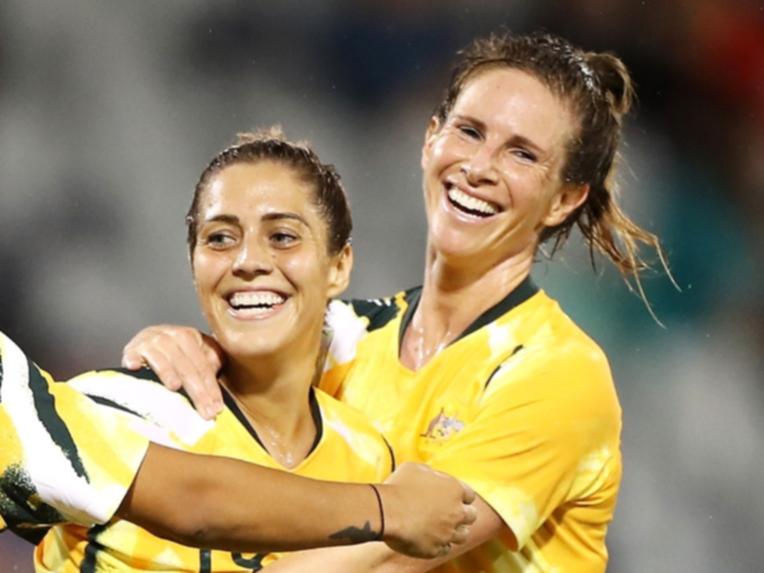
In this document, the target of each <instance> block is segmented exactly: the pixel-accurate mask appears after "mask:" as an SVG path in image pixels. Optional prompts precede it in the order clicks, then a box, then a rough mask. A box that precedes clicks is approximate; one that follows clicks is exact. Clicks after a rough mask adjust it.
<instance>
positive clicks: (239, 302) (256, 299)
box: [229, 291, 286, 308]
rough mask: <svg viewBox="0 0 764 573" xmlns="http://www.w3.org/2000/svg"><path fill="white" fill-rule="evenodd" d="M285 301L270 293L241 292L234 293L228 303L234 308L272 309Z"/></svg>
mask: <svg viewBox="0 0 764 573" xmlns="http://www.w3.org/2000/svg"><path fill="white" fill-rule="evenodd" d="M285 300H286V299H285V298H284V297H283V296H281V295H280V294H277V293H275V292H271V291H242V292H236V293H234V294H233V295H232V296H231V298H230V299H229V303H230V304H231V306H232V307H234V308H241V307H253V306H257V307H263V306H264V307H269V308H270V307H272V306H274V305H277V304H281V303H283V302H284V301H285Z"/></svg>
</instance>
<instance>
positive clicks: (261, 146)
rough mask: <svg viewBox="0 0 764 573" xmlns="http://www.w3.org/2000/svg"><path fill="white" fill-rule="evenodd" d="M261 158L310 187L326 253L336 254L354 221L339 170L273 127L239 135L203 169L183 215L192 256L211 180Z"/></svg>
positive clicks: (258, 161)
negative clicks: (325, 237) (322, 224)
mask: <svg viewBox="0 0 764 573" xmlns="http://www.w3.org/2000/svg"><path fill="white" fill-rule="evenodd" d="M264 161H270V162H273V163H278V164H281V165H284V166H285V167H288V168H289V169H291V170H292V171H293V173H294V175H295V176H297V177H298V178H299V179H300V180H301V181H304V182H305V183H307V184H309V185H311V186H312V188H313V194H312V195H313V196H312V199H313V202H314V204H315V205H316V206H317V207H318V209H319V212H320V214H321V216H322V218H323V220H324V222H325V223H326V228H327V231H328V233H327V235H328V237H329V240H328V250H329V254H331V255H336V254H337V253H339V252H340V251H341V250H342V248H343V247H344V246H345V245H346V244H348V243H349V242H350V233H351V231H352V230H353V221H352V218H351V216H350V204H349V202H348V198H347V194H346V193H345V189H344V188H343V186H342V182H341V181H340V176H339V173H337V170H336V169H335V168H334V166H333V165H330V164H327V163H322V162H321V160H320V159H319V158H318V155H316V153H315V151H313V149H312V148H311V147H310V145H309V144H308V143H307V142H303V141H300V142H292V141H289V140H288V139H286V138H285V137H284V134H283V133H282V131H281V128H280V127H278V126H274V127H271V128H269V129H267V130H263V131H257V132H254V133H240V134H238V137H237V141H236V143H234V144H233V145H231V146H230V147H226V148H225V149H223V150H222V151H221V152H220V153H218V154H217V155H216V156H215V157H214V158H213V159H212V161H210V163H209V164H208V165H207V167H206V168H205V169H204V171H202V174H201V176H200V177H199V181H198V182H197V184H196V188H195V189H194V198H193V201H192V202H191V207H190V208H189V210H188V214H187V215H186V226H187V230H188V234H187V237H186V242H187V243H188V249H189V253H190V254H191V255H192V258H193V252H194V248H195V247H196V235H197V231H198V227H199V203H200V201H201V198H202V196H203V194H204V191H205V190H206V189H207V185H208V184H209V181H210V179H211V178H212V177H213V176H214V175H215V174H217V173H220V172H221V171H222V170H223V169H225V168H226V167H229V166H231V165H236V164H243V163H249V164H255V163H260V162H264Z"/></svg>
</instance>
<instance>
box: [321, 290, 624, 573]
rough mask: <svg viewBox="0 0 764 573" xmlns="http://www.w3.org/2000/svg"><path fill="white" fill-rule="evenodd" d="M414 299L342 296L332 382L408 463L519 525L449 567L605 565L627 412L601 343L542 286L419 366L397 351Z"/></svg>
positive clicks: (328, 381)
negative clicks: (364, 300)
mask: <svg viewBox="0 0 764 573" xmlns="http://www.w3.org/2000/svg"><path fill="white" fill-rule="evenodd" d="M407 298H408V299H409V300H410V299H411V296H410V293H409V295H406V294H405V293H400V294H398V295H397V296H396V297H394V299H391V300H388V301H376V308H374V307H373V306H369V305H358V303H356V304H355V305H353V306H351V305H345V306H344V307H339V306H338V305H339V304H340V303H333V304H334V305H335V307H334V308H333V309H332V310H331V313H330V316H331V317H333V318H334V323H332V322H331V321H330V325H331V326H332V327H333V330H334V332H335V336H336V338H337V341H336V342H335V343H333V346H332V348H333V350H334V352H333V355H332V356H331V357H330V361H329V362H328V364H329V366H328V369H327V371H326V372H325V376H324V380H323V383H322V384H323V385H324V386H325V387H326V388H329V389H331V390H332V391H334V392H335V395H336V396H337V397H339V398H340V399H341V400H343V401H344V402H345V403H347V404H350V405H352V406H354V407H356V408H358V409H360V410H361V411H362V412H363V413H364V414H366V415H367V416H368V417H369V418H370V419H371V420H372V421H373V422H374V424H375V425H376V427H377V428H378V429H379V430H380V431H382V432H383V433H384V435H385V436H386V438H387V439H388V441H389V442H390V443H391V444H392V446H393V448H394V449H395V452H396V458H397V459H398V461H399V462H402V461H407V460H413V461H423V462H427V463H428V464H430V465H431V466H433V467H435V468H437V469H440V470H442V471H444V472H446V473H449V474H451V475H453V476H456V477H458V478H460V479H462V480H464V481H465V482H467V483H468V484H470V485H471V486H472V487H473V488H474V489H475V490H476V492H477V493H478V494H479V495H480V496H481V497H482V498H483V499H484V500H485V501H486V502H487V503H488V504H489V505H490V506H491V507H492V508H493V509H494V510H495V511H496V512H497V513H498V514H499V515H500V516H501V518H502V519H503V520H504V522H505V523H506V524H507V525H508V526H509V529H507V530H506V531H505V532H504V533H503V534H502V535H501V536H499V537H498V538H496V539H494V540H492V541H489V542H487V543H485V544H484V545H482V546H480V547H478V548H477V549H475V550H473V551H471V552H469V553H468V554H466V555H465V556H463V557H460V558H457V559H456V560H454V561H452V562H450V563H448V564H446V565H444V566H442V567H440V568H439V569H438V571H440V572H442V573H445V572H449V573H456V572H470V573H479V572H486V573H487V572H495V573H499V572H515V571H522V572H532V571H533V572H535V571H554V572H566V573H567V572H577V571H585V572H590V571H591V572H595V571H604V570H605V567H606V564H607V550H606V547H605V533H606V530H607V525H608V523H609V522H610V521H611V519H612V516H613V511H614V509H615V501H616V494H617V490H618V484H619V481H620V475H621V456H620V443H619V442H620V438H619V436H620V428H621V410H620V406H619V404H618V399H617V397H616V393H615V389H614V385H613V382H612V379H611V374H610V371H609V367H608V364H607V360H606V358H605V356H604V355H603V353H602V351H601V350H600V349H599V348H598V346H597V345H596V344H595V343H594V342H593V341H592V340H590V339H589V338H588V337H587V336H586V335H585V334H584V333H583V332H582V331H581V330H580V329H579V328H577V327H576V326H575V324H573V322H572V321H571V320H570V319H569V318H568V317H567V316H566V315H565V314H564V313H563V312H562V311H561V309H560V308H559V306H558V305H557V303H556V302H555V301H553V300H551V299H550V298H549V297H548V296H547V295H546V294H545V293H543V292H542V291H539V292H537V293H536V294H534V295H532V296H531V297H530V298H528V299H527V300H525V302H522V303H521V304H519V305H518V306H515V307H514V308H512V309H511V310H509V311H508V312H506V313H505V314H503V315H501V316H500V317H499V318H497V319H495V320H493V321H492V322H490V323H488V324H486V325H485V326H482V327H481V328H479V329H478V330H476V331H474V332H472V333H471V334H468V335H467V336H465V337H463V338H461V339H459V340H457V341H456V342H455V343H453V344H451V345H450V346H449V347H447V348H446V349H444V350H443V351H442V352H440V353H439V354H438V355H437V356H435V357H434V358H433V359H432V360H431V361H430V362H429V363H428V364H426V365H425V366H424V367H423V368H421V369H420V370H419V371H418V372H412V371H410V370H409V369H407V368H405V367H404V366H402V365H401V364H400V362H399V360H398V349H399V330H400V328H401V319H402V316H403V315H404V313H405V311H406V309H407V302H406V300H407ZM351 311H352V312H351ZM392 312H394V313H395V316H394V318H390V316H391V314H392ZM384 315H387V316H386V317H385V316H384ZM380 316H382V317H383V318H382V319H380ZM385 320H387V322H386V323H385V324H384V325H383V326H380V324H381V323H384V322H385ZM375 323H376V324H375ZM359 324H362V325H364V327H365V330H364V331H363V332H361V331H360V330H359V328H358V326H359ZM343 333H354V334H353V336H352V337H348V336H346V337H345V338H346V339H345V340H343ZM351 338H352V339H351ZM510 531H511V533H510ZM515 539H516V540H517V546H516V545H515ZM518 546H519V550H518V549H517V547H518Z"/></svg>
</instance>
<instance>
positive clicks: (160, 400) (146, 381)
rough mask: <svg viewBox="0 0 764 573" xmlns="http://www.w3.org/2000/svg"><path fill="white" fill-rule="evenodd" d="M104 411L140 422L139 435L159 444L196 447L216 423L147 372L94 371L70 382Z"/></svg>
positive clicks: (184, 395) (69, 384)
mask: <svg viewBox="0 0 764 573" xmlns="http://www.w3.org/2000/svg"><path fill="white" fill-rule="evenodd" d="M67 385H68V386H69V387H72V388H74V389H76V390H77V391H78V392H80V393H82V394H84V395H85V396H87V397H88V398H90V399H91V400H92V401H93V402H95V403H96V404H97V405H98V406H99V407H100V408H101V409H107V410H109V411H111V412H119V413H120V414H124V415H129V416H131V417H133V418H139V419H140V420H142V421H143V422H145V424H140V425H138V426H135V427H136V428H137V429H138V431H140V432H141V433H143V434H144V435H146V436H147V437H149V438H150V439H152V440H153V441H157V442H159V443H165V444H175V445H182V444H193V443H195V442H196V441H197V440H198V439H199V438H200V437H201V436H202V435H204V434H205V433H206V432H207V431H209V430H210V429H211V428H212V426H213V425H214V422H211V421H209V420H205V419H204V418H202V417H201V416H200V415H199V414H198V413H197V412H196V410H194V407H193V405H192V403H191V401H190V399H189V397H188V395H187V394H185V392H172V391H170V390H168V389H167V388H165V387H164V386H163V385H162V384H161V382H160V381H159V379H158V378H157V376H156V375H155V374H154V372H152V371H151V370H149V369H148V368H144V369H142V370H138V371H130V370H124V369H121V368H114V369H103V370H93V371H91V372H86V373H84V374H80V375H79V376H76V377H75V378H72V379H71V380H69V381H68V382H67Z"/></svg>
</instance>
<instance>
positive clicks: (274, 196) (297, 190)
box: [200, 161, 316, 217]
mask: <svg viewBox="0 0 764 573" xmlns="http://www.w3.org/2000/svg"><path fill="white" fill-rule="evenodd" d="M200 210H201V212H202V216H203V217H206V216H214V215H215V214H218V213H221V212H226V213H229V214H231V213H232V214H236V215H237V216H240V217H242V216H246V215H247V214H248V213H253V214H263V213H267V212H271V211H283V210H289V211H295V212H299V213H307V212H315V211H316V209H315V208H314V206H313V188H312V186H311V185H310V184H309V183H307V182H305V181H304V180H302V179H301V178H300V177H299V176H298V174H297V173H296V172H295V170H294V169H293V168H291V167H289V166H287V165H285V164H283V163H278V162H274V161H259V162H257V163H234V164H233V165H229V166H227V167H224V168H223V169H222V170H220V171H218V172H217V173H215V174H214V175H213V176H212V177H211V178H210V180H209V181H208V183H207V186H206V189H205V192H204V195H203V197H202V198H201V201H200Z"/></svg>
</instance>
